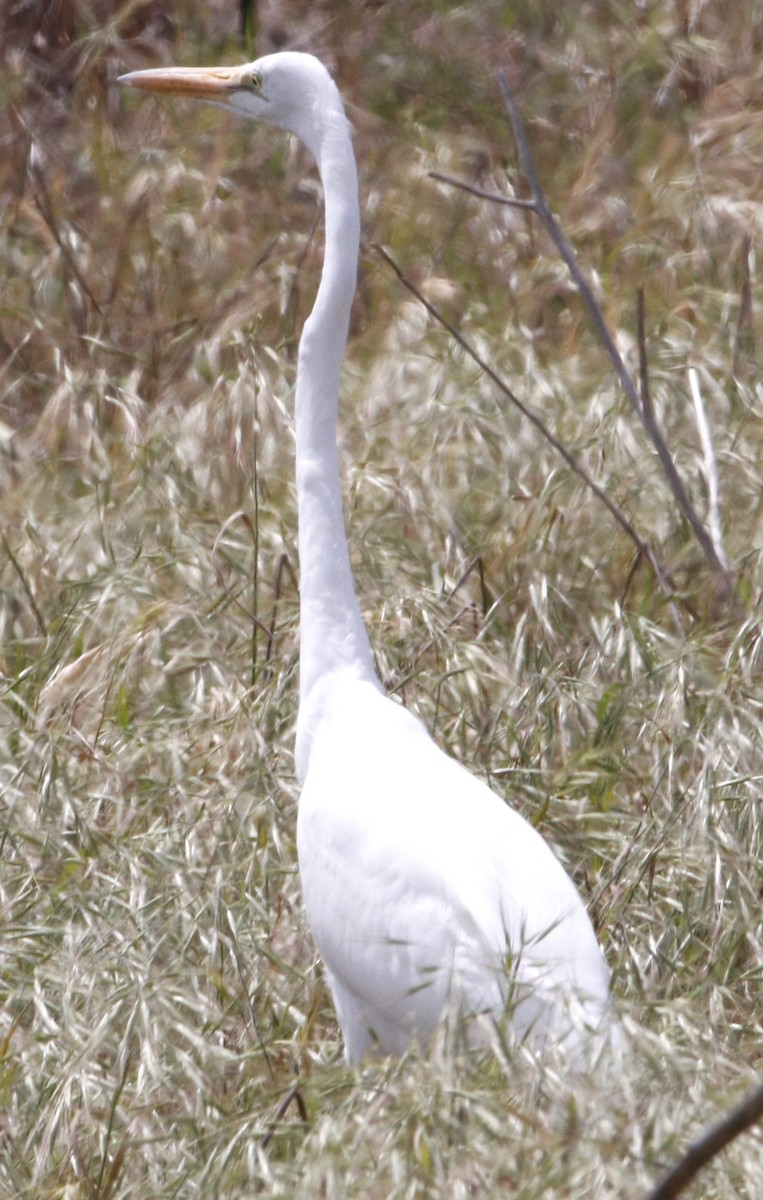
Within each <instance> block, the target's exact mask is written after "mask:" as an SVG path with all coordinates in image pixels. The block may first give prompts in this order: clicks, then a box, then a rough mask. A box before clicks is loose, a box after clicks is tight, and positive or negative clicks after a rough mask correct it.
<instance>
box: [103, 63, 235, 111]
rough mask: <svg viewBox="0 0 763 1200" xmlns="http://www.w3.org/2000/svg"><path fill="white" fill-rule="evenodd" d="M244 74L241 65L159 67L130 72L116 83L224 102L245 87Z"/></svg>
mask: <svg viewBox="0 0 763 1200" xmlns="http://www.w3.org/2000/svg"><path fill="white" fill-rule="evenodd" d="M241 74H242V69H241V67H158V68H156V69H155V70H152V71H130V73H129V74H128V75H120V76H119V78H118V80H117V82H118V83H126V84H127V85H128V86H129V87H134V88H137V89H138V90H139V91H141V92H154V93H156V94H157V95H163V96H191V97H193V98H194V99H196V100H217V101H218V102H222V103H224V102H225V97H226V95H228V94H230V92H235V91H238V89H239V88H241V87H243V86H244V84H243V82H242V78H241Z"/></svg>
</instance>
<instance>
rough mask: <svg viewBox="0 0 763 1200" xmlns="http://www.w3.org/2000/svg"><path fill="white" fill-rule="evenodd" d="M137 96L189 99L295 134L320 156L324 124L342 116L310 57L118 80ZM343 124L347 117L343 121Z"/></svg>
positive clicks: (331, 87) (272, 57) (288, 55)
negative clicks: (201, 101) (139, 94)
mask: <svg viewBox="0 0 763 1200" xmlns="http://www.w3.org/2000/svg"><path fill="white" fill-rule="evenodd" d="M119 82H120V83H126V84H128V85H129V86H130V87H133V88H137V89H138V90H139V91H143V92H152V93H154V94H155V95H162V96H186V97H190V98H191V99H193V100H203V101H206V102H207V103H208V104H215V105H217V106H218V107H220V108H225V109H227V110H228V111H229V112H235V113H238V114H240V115H241V116H246V117H250V118H252V119H253V120H255V121H260V122H262V123H263V124H265V125H274V126H276V128H278V129H285V130H287V131H288V132H289V133H293V134H295V135H296V136H297V137H298V138H300V140H301V141H303V142H304V143H305V144H306V145H307V147H308V148H309V149H310V150H312V152H313V153H314V154H316V156H317V150H318V147H319V143H320V139H321V135H322V132H323V129H324V126H325V124H326V122H327V121H328V120H330V119H332V118H336V117H337V116H338V115H341V114H343V110H342V106H341V101H340V99H339V94H338V92H337V89H336V86H335V84H334V81H333V80H332V78H331V76H330V75H329V73H328V71H327V70H326V68H325V67H324V66H323V64H322V63H321V62H319V60H318V59H317V58H313V56H312V55H311V54H299V53H297V52H296V51H284V52H282V53H280V54H267V55H265V56H264V57H263V58H258V59H257V60H256V61H255V62H251V63H246V64H245V65H244V66H242V67H159V68H156V69H154V70H150V71H132V72H130V74H129V75H120V77H119ZM342 119H343V118H342Z"/></svg>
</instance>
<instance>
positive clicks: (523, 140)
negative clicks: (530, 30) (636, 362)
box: [498, 71, 733, 596]
mask: <svg viewBox="0 0 763 1200" xmlns="http://www.w3.org/2000/svg"><path fill="white" fill-rule="evenodd" d="M498 86H499V87H500V89H501V93H502V95H503V99H504V102H505V104H506V108H507V111H508V114H509V120H510V121H511V128H512V131H513V134H514V140H515V142H516V144H517V152H518V154H519V163H520V167H521V169H522V171H523V173H524V175H525V178H526V179H527V182H528V183H529V185H530V191H531V192H532V196H533V200H534V203H535V211H536V213H537V215H538V217H539V219H540V221H541V224H542V225H543V227H544V229H545V230H546V232H547V233H548V235H549V237H550V238H551V240H552V242H553V243H554V245H555V246H556V248H557V250H558V251H559V254H560V256H561V258H562V259H563V261H564V262H565V263H566V265H567V268H568V270H569V272H570V274H571V275H572V278H573V280H574V282H575V286H576V287H577V289H578V291H579V292H580V295H581V296H582V298H583V303H584V304H585V306H586V308H587V309H588V314H589V316H590V317H591V320H592V321H593V324H594V327H595V329H596V333H597V335H598V337H599V339H600V341H601V343H602V345H603V346H604V348H605V350H606V351H607V354H608V355H609V358H610V360H611V362H612V365H613V366H614V368H615V372H616V374H617V377H618V379H619V381H620V385H621V387H622V389H623V391H624V392H625V394H626V396H627V397H628V400H629V401H630V403H631V405H632V406H633V410H634V412H636V413H637V414H638V416H639V417H640V418H641V421H642V423H643V426H644V429H645V430H646V432H647V434H648V436H649V438H650V440H651V442H652V445H653V446H654V448H655V450H656V451H657V456H658V458H659V460H660V462H661V464H662V469H663V471H664V472H665V477H666V479H667V481H668V484H669V486H670V490H671V491H672V493H673V497H674V499H675V501H676V503H677V504H678V507H679V508H680V510H681V512H682V513H683V515H684V517H685V518H686V521H687V522H688V524H689V526H690V527H691V529H692V532H693V533H694V536H695V538H696V539H697V542H698V544H699V546H700V548H701V550H702V553H703V554H704V556H705V558H706V559H707V561H708V563H709V565H710V566H711V567H712V569H713V571H714V572H715V573H716V575H717V577H718V580H719V583H720V586H721V589H722V591H723V592H724V593H725V594H726V595H727V596H730V595H731V594H732V592H733V580H732V576H731V573H730V571H729V570H728V567H727V566H725V564H724V563H723V562H721V560H720V559H719V558H718V555H717V553H716V550H715V546H714V545H713V542H712V539H711V538H710V536H709V534H708V532H707V530H706V529H705V527H704V525H703V524H702V521H701V520H700V518H699V515H698V514H697V510H696V509H695V507H694V505H693V504H692V502H691V499H690V498H689V494H688V492H687V491H686V488H685V487H684V484H683V481H682V479H681V476H680V475H679V473H678V470H677V468H676V465H675V463H674V461H673V458H672V456H671V454H670V451H669V450H668V447H667V444H666V442H665V439H664V438H663V436H662V433H661V431H660V428H659V426H658V424H657V421H656V420H655V417H654V414H653V413H652V412H651V411H650V410H649V409H648V408H644V406H643V405H642V403H641V401H640V399H639V395H638V392H637V390H636V385H635V383H634V382H633V378H632V376H631V374H630V372H629V371H628V369H627V367H626V366H625V363H624V362H623V359H622V357H621V355H620V352H619V351H618V349H617V346H616V345H615V342H614V339H613V337H612V335H611V333H610V332H609V329H608V328H607V323H606V321H605V320H604V314H603V313H602V311H601V307H600V305H599V304H598V302H597V300H596V297H595V296H594V294H593V292H592V290H591V288H590V286H589V284H588V281H587V279H586V278H585V276H584V275H583V272H582V271H581V270H580V267H579V266H578V264H577V260H576V258H575V254H574V252H573V250H572V247H571V246H570V244H569V242H568V241H567V238H566V237H565V236H564V233H563V232H562V230H561V228H560V227H559V224H558V223H557V221H556V219H555V218H554V215H553V213H552V212H551V209H550V208H549V205H548V202H547V200H546V197H545V194H544V192H543V188H542V187H541V183H540V179H539V177H538V172H537V171H536V169H535V162H534V160H533V157H532V154H531V152H530V145H529V142H528V140H527V134H526V133H525V128H524V125H523V123H522V118H521V116H520V113H519V109H518V108H517V105H516V103H515V102H514V97H513V95H512V93H511V89H510V88H509V85H508V82H507V79H506V76H505V75H504V73H503V71H500V72H499V73H498Z"/></svg>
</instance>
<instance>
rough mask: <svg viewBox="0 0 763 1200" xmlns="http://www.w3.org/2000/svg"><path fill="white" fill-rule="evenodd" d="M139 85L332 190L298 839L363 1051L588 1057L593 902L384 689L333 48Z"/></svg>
mask: <svg viewBox="0 0 763 1200" xmlns="http://www.w3.org/2000/svg"><path fill="white" fill-rule="evenodd" d="M123 80H124V82H127V83H129V84H130V85H132V86H133V87H137V88H140V89H142V90H145V91H154V92H163V93H166V94H175V95H188V96H193V97H195V98H198V99H202V100H206V101H209V102H212V103H216V104H219V105H221V106H223V107H225V108H228V109H233V110H235V111H238V112H240V113H242V114H245V115H248V116H250V117H253V118H255V119H256V120H259V121H261V122H264V123H266V124H270V125H274V126H277V127H279V128H281V129H286V130H288V131H290V132H291V133H294V134H295V135H296V136H298V137H299V138H301V140H302V141H303V142H304V143H305V145H306V146H307V147H308V149H309V150H310V151H311V152H312V154H313V155H314V157H315V159H316V162H317V164H318V169H319V172H320V175H321V180H322V183H323V189H324V199H325V210H326V249H325V257H324V266H323V272H322V276H321V283H320V287H319V289H318V294H317V297H316V301H315V306H314V308H313V311H312V313H311V314H310V317H309V318H308V320H307V321H306V323H305V327H304V330H303V334H302V339H301V342H300V351H299V364H298V372H297V391H296V430H297V454H296V469H297V494H298V506H299V553H300V571H301V585H300V607H301V621H300V709H299V719H298V724H297V751H296V758H297V771H298V774H299V777H300V779H301V781H302V784H303V787H302V794H301V798H300V804H299V816H298V821H297V845H298V852H299V867H300V875H301V879H302V887H303V891H304V899H305V908H306V911H307V916H308V920H309V923H310V927H311V929H312V931H313V934H314V937H315V941H316V943H317V945H318V949H319V951H320V953H321V956H322V958H323V962H324V964H325V967H326V972H327V975H328V979H329V983H330V986H331V991H332V994H333V997H334V1001H335V1004H336V1009H337V1013H338V1016H339V1022H340V1025H341V1027H342V1033H343V1035H344V1042H345V1056H346V1058H347V1061H348V1062H350V1063H357V1062H358V1061H359V1060H360V1059H361V1058H362V1056H363V1055H364V1054H365V1053H366V1052H367V1051H369V1050H370V1049H372V1048H377V1049H378V1050H380V1051H382V1052H384V1053H392V1054H399V1053H402V1052H404V1051H405V1049H406V1048H407V1047H408V1046H409V1045H410V1044H411V1042H412V1041H418V1042H420V1043H421V1044H425V1043H426V1042H427V1040H428V1039H429V1037H430V1036H431V1034H432V1032H433V1031H434V1029H435V1028H436V1026H437V1024H438V1022H439V1021H440V1020H441V1018H442V1016H443V1013H444V1011H445V1009H446V1007H449V1006H451V1007H453V1008H455V1009H456V1010H457V1011H458V1012H460V1013H461V1014H462V1015H463V1017H464V1018H465V1019H466V1020H467V1021H468V1023H469V1033H470V1036H472V1037H473V1038H474V1039H480V1038H482V1037H483V1036H484V1035H485V1033H486V1030H487V1029H488V1026H489V1023H490V1022H491V1021H495V1020H496V1019H499V1018H502V1017H503V1015H504V1013H506V1014H507V1015H508V1016H509V1018H510V1020H511V1022H512V1024H513V1027H514V1029H515V1030H516V1031H517V1033H518V1034H519V1035H520V1036H522V1035H524V1034H526V1033H528V1034H531V1036H533V1038H534V1039H536V1041H538V1042H539V1043H540V1044H545V1043H548V1042H550V1041H553V1042H560V1043H563V1044H564V1045H565V1046H566V1047H567V1048H568V1049H569V1050H570V1052H571V1053H572V1054H573V1055H574V1056H575V1057H576V1058H579V1057H580V1056H581V1055H583V1054H585V1051H586V1048H587V1047H588V1046H589V1044H591V1042H594V1043H596V1042H597V1041H598V1038H599V1035H600V1034H601V1033H603V1032H604V1031H605V1029H606V1026H607V1023H608V1013H609V975H608V971H607V968H606V966H605V964H604V960H603V958H602V955H601V952H600V950H599V946H598V944H597V941H596V937H595V935H594V932H593V929H592V927H591V923H590V921H589V919H588V915H587V913H586V911H585V908H584V907H583V904H582V902H581V900H580V897H579V896H578V893H577V891H576V890H575V887H574V885H573V884H572V882H571V880H570V879H569V877H568V875H567V874H566V873H565V871H564V870H563V868H562V867H561V865H560V864H559V862H558V860H557V859H556V858H555V857H554V855H553V854H552V852H551V850H550V849H549V847H548V846H547V844H546V843H545V842H544V841H543V839H542V838H541V836H540V835H539V834H538V833H537V832H536V831H535V830H534V829H533V828H532V827H531V826H530V825H529V824H528V823H527V822H526V821H525V820H524V819H523V818H522V817H520V816H519V814H518V813H516V812H515V811H514V810H513V809H511V808H510V807H508V806H507V805H506V804H505V803H504V801H503V800H501V799H500V798H499V797H498V796H497V795H495V793H493V792H492V791H491V790H490V789H489V788H488V787H486V786H485V784H484V783H482V782H480V781H479V780H477V779H475V778H474V776H472V775H470V774H469V772H468V771H466V770H465V769H464V768H463V767H462V766H460V765H459V764H458V763H457V762H455V761H454V760H453V759H452V758H449V757H448V756H447V755H446V754H444V753H443V751H442V750H440V749H439V748H438V747H437V746H436V745H435V743H434V742H433V741H432V739H431V738H430V736H429V734H428V733H427V732H426V730H425V729H424V727H423V725H422V724H421V723H420V722H419V721H418V720H417V719H416V718H415V717H413V716H412V715H411V714H410V713H409V712H407V711H406V710H405V709H404V708H402V707H400V706H399V705H398V704H396V703H394V702H393V701H392V700H390V699H389V698H388V697H386V696H385V695H384V693H383V691H382V688H381V685H380V683H379V680H378V678H377V676H376V674H375V671H374V667H373V661H372V656H371V651H370V647H369V643H368V637H367V634H366V630H365V627H364V625H363V622H362V619H361V615H360V610H359V607H358V604H357V600H356V597H355V592H354V585H353V579H352V573H351V568H350V560H349V555H348V550H347V541H346V537H345V532H344V526H343V518H342V504H341V490H340V483H339V472H338V465H337V450H336V422H337V403H338V394H339V376H340V369H341V362H342V358H343V354H344V349H345V344H346V340H347V330H348V325H349V315H350V307H351V304H352V298H353V295H354V291H355V283H356V274H357V256H358V245H359V237H360V218H359V206H358V189H357V176H356V168H355V159H354V155H353V151H352V145H351V140H350V133H349V129H348V126H347V121H346V118H345V115H344V109H343V106H342V102H341V99H340V97H339V93H338V92H337V89H336V87H335V85H334V83H333V81H332V79H331V77H330V76H329V74H328V73H327V71H326V70H325V68H324V67H323V66H322V65H321V63H319V62H318V60H317V59H315V58H312V57H311V56H310V55H306V54H296V53H283V54H273V55H269V56H267V57H265V58H262V59H259V60H258V61H257V62H254V63H250V64H248V65H246V66H244V67H234V68H209V69H207V68H199V69H188V70H186V69H182V68H179V69H173V68H168V69H160V70H157V71H138V72H134V73H132V74H131V75H127V76H124V77H123ZM401 419H405V414H404V413H401Z"/></svg>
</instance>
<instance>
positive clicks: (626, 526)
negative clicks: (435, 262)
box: [372, 242, 673, 597]
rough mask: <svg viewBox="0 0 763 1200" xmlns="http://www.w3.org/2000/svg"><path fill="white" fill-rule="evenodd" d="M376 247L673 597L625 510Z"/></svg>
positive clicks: (379, 250) (666, 579)
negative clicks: (601, 507) (597, 503)
mask: <svg viewBox="0 0 763 1200" xmlns="http://www.w3.org/2000/svg"><path fill="white" fill-rule="evenodd" d="M372 246H373V248H374V250H376V252H377V253H378V254H380V255H381V257H382V258H383V259H384V261H385V262H386V263H387V264H388V265H389V266H390V267H391V268H392V270H393V271H394V272H395V274H396V275H397V277H398V279H399V280H400V282H401V283H402V285H403V287H405V288H407V289H408V291H409V292H410V293H411V295H413V296H415V297H416V299H417V300H418V301H419V303H420V304H423V306H424V308H425V309H426V310H427V312H428V313H430V314H431V316H433V317H434V319H435V320H436V321H438V322H439V324H440V325H442V327H443V329H447V331H448V333H449V334H450V336H451V337H452V338H453V340H454V341H455V342H457V343H458V345H459V346H460V347H461V349H462V350H464V351H465V353H466V354H468V355H469V357H470V358H471V359H472V361H473V362H475V363H476V364H477V366H478V367H479V368H480V370H481V371H484V373H485V374H486V375H487V377H488V378H489V379H492V381H493V383H494V384H495V385H496V387H497V388H498V389H499V391H501V392H502V393H503V394H504V396H506V398H507V399H508V400H510V401H511V403H512V404H513V405H514V407H515V408H518V409H519V411H520V412H521V413H522V416H523V417H525V418H526V419H527V420H528V421H530V423H531V424H532V425H534V426H535V428H536V429H537V430H538V431H539V433H540V434H541V435H542V436H543V437H544V438H545V439H546V441H547V442H548V443H549V444H550V445H551V446H553V448H554V450H556V452H557V454H559V455H560V456H561V458H563V459H564V461H565V462H566V464H567V466H568V467H569V468H570V469H571V470H572V471H574V473H575V474H576V475H577V476H578V477H579V478H580V479H582V480H583V482H584V483H585V485H586V487H588V488H590V490H591V491H592V492H593V494H594V495H595V496H596V498H597V499H598V500H600V501H601V503H602V504H603V505H604V507H605V508H606V509H607V510H608V511H609V512H610V513H611V515H612V516H613V517H614V519H615V521H616V522H617V524H618V525H619V526H620V528H621V529H622V530H624V532H625V533H626V534H627V535H628V537H629V538H630V539H631V541H632V542H633V543H634V544H635V545H636V547H637V548H638V550H639V552H640V553H641V554H643V555H645V556H646V557H647V558H648V560H649V562H650V563H651V564H652V568H653V569H654V573H655V575H656V576H657V579H658V581H659V584H660V587H661V588H662V590H663V592H664V593H665V595H666V596H668V597H669V596H670V595H671V594H672V590H673V589H672V588H671V586H670V580H669V577H668V575H667V573H666V572H665V570H664V569H663V567H662V566H661V565H660V563H659V561H658V560H657V557H656V556H655V553H654V551H653V550H652V547H651V546H650V545H649V543H648V542H645V541H644V539H643V538H642V537H640V536H639V534H638V533H637V532H636V530H635V529H634V527H633V525H631V523H630V521H629V520H628V518H627V517H626V515H625V513H624V512H623V511H622V509H621V508H618V506H617V505H616V504H615V503H614V501H613V500H610V498H609V496H608V495H607V493H606V492H605V491H604V489H603V488H601V487H599V485H598V483H596V482H595V480H594V479H592V478H591V476H590V475H589V474H588V472H587V471H586V469H585V467H582V466H581V465H580V463H579V462H578V461H577V459H576V458H575V457H574V455H573V454H571V453H570V451H569V450H568V449H567V447H566V446H565V445H564V444H563V443H562V442H560V441H559V439H558V438H557V437H555V436H554V434H553V433H552V432H551V430H550V429H549V428H548V426H547V425H546V424H545V422H544V421H542V420H541V418H540V417H539V416H538V415H537V413H535V412H533V410H532V409H531V408H528V406H527V405H526V404H525V403H524V401H522V400H520V399H519V397H518V396H517V395H515V393H514V392H513V391H512V390H511V388H510V387H509V385H508V384H507V383H506V381H505V380H504V379H503V378H502V377H501V376H500V375H499V374H498V372H497V371H496V370H494V368H493V367H491V366H490V364H489V363H488V362H486V361H485V359H484V358H482V357H481V355H480V354H478V353H477V351H476V350H475V349H474V347H473V346H472V345H471V343H470V342H468V341H467V339H466V338H465V337H464V335H463V334H462V333H460V332H459V330H458V329H456V327H455V325H452V324H451V323H450V321H448V320H447V319H446V318H445V317H444V316H443V315H442V313H441V312H440V311H439V309H437V308H435V306H434V304H432V303H431V302H430V301H429V300H427V299H426V297H425V296H423V295H422V293H421V292H420V291H419V289H418V288H417V287H416V285H415V284H414V283H412V282H411V280H410V279H408V278H407V277H406V276H405V275H404V274H403V272H402V271H401V270H400V267H399V266H398V265H397V263H396V262H395V260H394V259H393V258H392V257H391V256H390V255H389V254H388V253H387V251H386V250H385V249H384V248H383V246H380V245H379V244H378V243H377V242H372Z"/></svg>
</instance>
